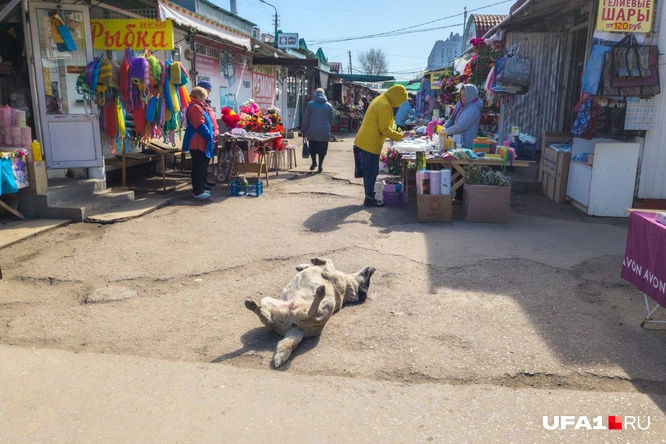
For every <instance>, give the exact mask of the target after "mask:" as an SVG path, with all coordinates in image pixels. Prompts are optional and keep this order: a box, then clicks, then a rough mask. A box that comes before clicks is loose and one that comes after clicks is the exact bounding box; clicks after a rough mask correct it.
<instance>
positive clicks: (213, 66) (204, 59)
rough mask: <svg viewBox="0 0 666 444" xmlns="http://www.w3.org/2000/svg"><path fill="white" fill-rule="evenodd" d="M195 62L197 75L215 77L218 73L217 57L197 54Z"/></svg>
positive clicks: (218, 62) (218, 63)
mask: <svg viewBox="0 0 666 444" xmlns="http://www.w3.org/2000/svg"><path fill="white" fill-rule="evenodd" d="M195 63H196V68H197V71H198V72H199V75H202V76H210V77H217V76H219V75H220V61H219V59H218V58H217V57H209V56H205V55H201V54H197V55H196V58H195Z"/></svg>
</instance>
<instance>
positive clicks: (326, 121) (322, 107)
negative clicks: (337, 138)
mask: <svg viewBox="0 0 666 444" xmlns="http://www.w3.org/2000/svg"><path fill="white" fill-rule="evenodd" d="M332 122H333V106H331V104H330V103H328V101H327V100H326V93H325V92H324V90H323V89H322V88H317V89H316V90H315V96H314V100H312V101H311V102H309V103H308V106H307V108H306V109H305V116H303V124H302V125H301V132H302V133H303V135H304V136H305V137H307V139H308V142H309V144H310V157H311V158H312V165H310V171H314V169H315V168H317V159H316V156H319V169H318V170H317V171H318V172H319V173H321V172H322V170H323V164H324V157H326V153H327V152H328V141H329V140H330V139H331V123H332Z"/></svg>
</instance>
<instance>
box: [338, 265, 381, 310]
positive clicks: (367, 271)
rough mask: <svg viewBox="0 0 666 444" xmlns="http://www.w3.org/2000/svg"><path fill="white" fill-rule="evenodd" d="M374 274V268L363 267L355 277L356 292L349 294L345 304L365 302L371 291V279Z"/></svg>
mask: <svg viewBox="0 0 666 444" xmlns="http://www.w3.org/2000/svg"><path fill="white" fill-rule="evenodd" d="M374 272H375V268H374V267H363V268H362V269H361V270H359V271H358V273H356V274H355V275H354V281H355V283H356V284H357V285H353V287H354V290H355V291H351V292H348V294H347V297H346V298H345V303H354V302H358V303H361V302H365V300H366V298H367V297H368V290H369V289H370V278H371V277H372V275H373V274H374Z"/></svg>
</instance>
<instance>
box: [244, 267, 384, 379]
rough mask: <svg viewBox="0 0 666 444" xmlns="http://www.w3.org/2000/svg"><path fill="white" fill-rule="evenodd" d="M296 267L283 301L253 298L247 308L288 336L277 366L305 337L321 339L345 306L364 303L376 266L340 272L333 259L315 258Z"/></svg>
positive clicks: (277, 356) (275, 361)
mask: <svg viewBox="0 0 666 444" xmlns="http://www.w3.org/2000/svg"><path fill="white" fill-rule="evenodd" d="M310 262H311V263H312V265H310V264H303V265H299V266H298V267H296V270H297V271H298V273H297V274H296V276H294V279H292V281H291V282H289V284H287V286H286V287H284V289H283V290H282V296H281V297H280V299H275V298H271V297H265V298H263V299H262V300H261V302H260V303H259V305H257V303H256V302H254V301H253V300H251V299H247V300H246V301H245V307H247V309H248V310H251V311H253V312H254V313H256V314H257V316H259V319H261V322H263V323H264V324H265V325H266V326H268V327H270V328H272V329H273V330H275V331H276V332H277V333H278V334H280V335H282V336H284V339H282V340H281V341H280V342H278V345H277V349H276V351H275V355H274V356H273V365H274V366H275V368H277V367H279V366H280V365H282V364H283V363H284V362H285V361H286V360H287V359H289V356H290V355H291V353H292V352H293V351H294V350H295V349H296V347H297V346H298V344H300V343H301V341H302V340H303V338H307V337H310V336H318V335H320V334H321V332H322V330H323V329H324V325H326V322H328V320H329V319H330V318H331V316H332V315H333V314H334V313H336V312H337V311H338V310H340V308H341V307H342V305H343V304H348V303H353V302H364V301H365V299H366V297H367V295H368V288H369V287H370V278H371V277H372V274H373V273H374V272H375V269H374V268H373V267H364V268H363V269H361V270H360V271H359V272H358V273H356V274H347V273H343V272H341V271H338V270H336V269H335V267H334V266H333V262H331V261H330V260H329V259H318V258H315V259H312V260H311V261H310Z"/></svg>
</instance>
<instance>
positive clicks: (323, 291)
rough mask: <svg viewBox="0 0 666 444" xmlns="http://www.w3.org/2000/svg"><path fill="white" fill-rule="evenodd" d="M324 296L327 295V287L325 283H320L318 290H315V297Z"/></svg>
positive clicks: (320, 297)
mask: <svg viewBox="0 0 666 444" xmlns="http://www.w3.org/2000/svg"><path fill="white" fill-rule="evenodd" d="M324 296H326V287H325V286H323V285H320V286H319V287H317V290H315V294H314V297H315V298H318V299H322V298H323V297H324Z"/></svg>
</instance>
